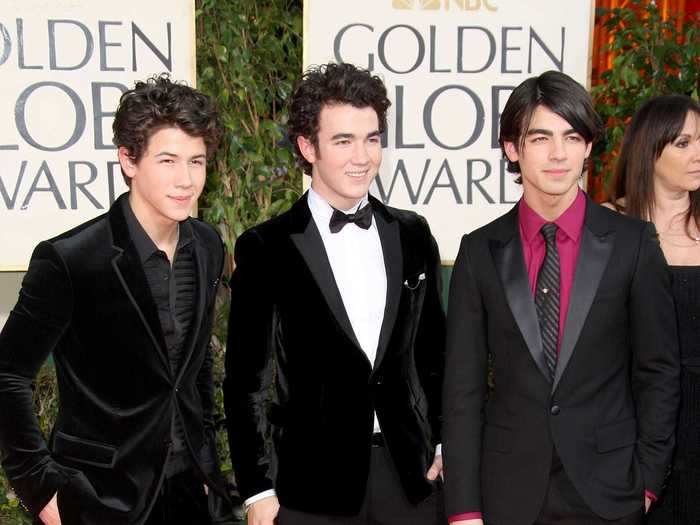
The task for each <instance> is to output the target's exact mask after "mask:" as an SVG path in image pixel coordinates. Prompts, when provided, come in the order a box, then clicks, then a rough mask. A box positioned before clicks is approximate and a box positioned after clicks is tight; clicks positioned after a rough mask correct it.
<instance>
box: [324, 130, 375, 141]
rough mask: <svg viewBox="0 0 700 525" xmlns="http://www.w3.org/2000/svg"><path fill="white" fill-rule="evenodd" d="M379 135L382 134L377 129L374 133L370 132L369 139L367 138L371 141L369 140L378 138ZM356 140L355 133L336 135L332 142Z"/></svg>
mask: <svg viewBox="0 0 700 525" xmlns="http://www.w3.org/2000/svg"><path fill="white" fill-rule="evenodd" d="M379 135H381V133H379V130H378V129H375V130H374V131H370V132H369V133H367V137H366V138H368V139H369V138H372V137H377V136H379ZM354 138H355V135H354V134H353V133H336V134H335V135H333V136H332V137H331V140H339V139H354Z"/></svg>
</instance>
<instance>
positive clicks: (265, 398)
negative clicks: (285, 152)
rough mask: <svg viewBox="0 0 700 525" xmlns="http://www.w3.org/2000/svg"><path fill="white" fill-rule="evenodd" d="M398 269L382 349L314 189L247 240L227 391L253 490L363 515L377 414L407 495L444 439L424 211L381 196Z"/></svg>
mask: <svg viewBox="0 0 700 525" xmlns="http://www.w3.org/2000/svg"><path fill="white" fill-rule="evenodd" d="M370 201H371V204H372V207H373V210H374V218H375V221H376V224H377V229H378V232H379V237H380V240H381V244H382V250H383V254H384V262H385V265H386V271H387V300H386V309H385V313H384V319H383V325H382V328H381V332H380V338H379V345H378V350H377V357H376V361H375V363H374V366H372V363H370V362H369V360H368V359H367V356H366V354H365V353H364V352H363V351H362V349H361V347H360V346H359V344H358V342H357V340H356V338H355V335H354V333H353V330H352V326H351V324H350V321H349V320H348V316H347V312H346V311H345V309H344V307H343V303H342V298H341V296H340V293H339V291H338V288H337V285H336V283H335V281H334V279H333V273H332V270H331V267H330V264H329V262H328V258H327V256H326V252H325V249H324V246H323V242H322V240H321V236H320V233H319V231H318V229H317V228H316V224H315V222H314V221H313V218H312V216H311V212H310V210H309V207H308V204H307V200H306V196H304V197H302V198H301V199H300V200H299V201H298V202H297V203H296V204H295V205H294V206H293V207H292V208H291V209H290V210H289V211H288V212H286V213H285V214H283V215H281V216H280V217H278V218H275V219H273V220H271V221H268V222H266V223H263V224H261V225H259V226H256V227H254V228H252V229H251V230H248V231H247V232H245V233H244V234H243V235H242V236H241V237H240V238H239V240H238V242H237V244H236V250H235V255H236V264H237V266H236V270H235V272H234V274H233V277H232V279H231V294H232V303H231V317H230V323H229V335H228V337H229V339H228V345H227V354H226V371H227V374H226V380H225V384H224V400H225V406H226V419H227V422H228V432H229V442H230V445H231V447H230V448H231V457H232V460H233V464H234V470H235V472H236V479H237V482H238V484H239V489H240V492H241V495H242V496H243V498H249V497H250V496H253V495H255V494H258V493H260V492H262V491H264V490H267V489H271V488H275V489H276V491H277V495H278V497H279V500H280V502H281V504H282V505H283V506H284V507H287V508H289V509H294V510H299V511H302V512H308V513H313V514H327V515H354V514H357V512H358V511H359V510H360V507H361V505H362V502H363V498H364V496H365V487H366V484H367V478H368V471H369V465H370V448H371V442H370V441H371V437H372V432H373V412H374V411H375V410H376V413H377V417H378V418H379V423H380V426H381V429H382V432H383V435H384V439H385V443H386V446H387V448H388V450H389V452H390V455H391V458H392V460H393V462H394V465H395V466H396V468H397V470H398V473H399V477H400V479H401V484H402V486H403V490H404V491H405V493H406V496H407V497H408V499H409V500H410V501H411V502H412V503H417V502H419V501H422V500H423V499H425V498H427V497H428V496H429V495H430V494H432V492H433V491H434V490H435V487H434V485H433V484H432V483H431V482H428V481H427V480H426V478H425V474H426V472H427V470H428V468H429V466H430V464H431V463H432V460H433V456H434V452H435V445H436V444H437V443H439V442H440V422H439V414H440V391H441V384H442V374H443V363H444V314H443V311H442V307H441V304H440V290H441V287H440V273H439V272H440V258H439V255H438V251H437V245H436V244H435V241H434V239H433V238H432V236H431V235H430V231H429V229H428V226H427V224H426V223H425V221H424V220H423V219H422V218H421V217H419V216H418V215H416V214H415V213H412V212H406V211H401V210H396V209H392V208H388V207H385V206H384V205H382V204H381V203H380V202H379V201H377V200H376V199H374V198H372V197H370Z"/></svg>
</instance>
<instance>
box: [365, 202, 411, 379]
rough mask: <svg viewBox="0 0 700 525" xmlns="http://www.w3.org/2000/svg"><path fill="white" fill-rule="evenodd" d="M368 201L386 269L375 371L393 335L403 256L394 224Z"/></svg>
mask: <svg viewBox="0 0 700 525" xmlns="http://www.w3.org/2000/svg"><path fill="white" fill-rule="evenodd" d="M370 200H371V203H372V209H373V210H374V220H375V223H376V225H377V230H378V231H379V240H380V241H381V243H382V253H383V255H384V266H385V267H386V304H385V306H384V319H383V320H382V328H381V331H380V332H379V345H378V347H377V355H376V357H375V359H374V369H375V370H376V369H378V368H379V364H380V363H381V361H382V358H383V357H384V355H385V354H386V349H387V346H388V345H389V340H390V339H391V334H392V332H393V331H394V324H395V323H396V315H397V313H398V311H399V301H400V300H401V283H402V281H403V254H402V248H401V237H400V233H399V223H398V221H397V220H395V219H394V217H392V216H391V214H390V213H389V211H388V210H387V209H386V207H385V206H384V205H382V204H381V203H380V202H379V201H378V200H376V199H375V198H373V197H371V198H370Z"/></svg>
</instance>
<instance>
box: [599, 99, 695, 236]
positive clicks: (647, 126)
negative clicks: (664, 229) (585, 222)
mask: <svg viewBox="0 0 700 525" xmlns="http://www.w3.org/2000/svg"><path fill="white" fill-rule="evenodd" d="M689 113H695V114H696V115H697V116H698V117H700V104H698V102H697V101H695V100H693V99H692V98H690V97H688V96H685V95H664V96H660V97H655V98H652V99H649V100H647V101H646V102H645V103H644V104H642V106H641V107H640V108H639V109H638V110H637V113H635V115H634V117H633V118H632V122H631V123H630V125H629V126H628V127H627V130H626V131H625V136H624V138H623V139H622V147H621V148H620V155H619V156H618V160H617V164H616V166H615V178H614V179H613V183H612V187H611V191H610V197H611V198H612V202H613V203H614V205H615V207H616V208H617V209H618V210H621V211H624V212H625V213H626V214H627V215H631V216H632V217H638V218H641V219H644V220H647V221H650V220H652V219H653V214H654V202H655V195H654V166H655V164H656V161H657V160H658V159H659V157H660V156H661V153H662V152H663V150H664V148H665V147H666V146H667V145H668V144H670V143H671V142H673V141H674V140H675V139H676V138H677V137H678V136H679V135H680V134H681V131H683V125H684V124H685V119H686V117H687V116H688V114H689ZM623 199H624V203H623V202H622V200H623ZM691 219H694V220H695V221H696V224H697V225H698V226H700V189H698V190H695V191H691V192H690V208H689V209H688V212H687V215H686V226H688V225H689V224H690V221H691ZM689 234H690V232H689Z"/></svg>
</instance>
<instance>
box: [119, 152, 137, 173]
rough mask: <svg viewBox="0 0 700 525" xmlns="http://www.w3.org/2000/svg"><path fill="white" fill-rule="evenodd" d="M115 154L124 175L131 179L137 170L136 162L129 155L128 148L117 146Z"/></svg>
mask: <svg viewBox="0 0 700 525" xmlns="http://www.w3.org/2000/svg"><path fill="white" fill-rule="evenodd" d="M117 155H118V157H119V165H120V166H121V168H122V171H123V172H124V175H126V176H127V177H129V178H130V179H133V178H134V176H135V175H136V172H137V171H138V163H137V162H136V160H134V158H133V157H132V156H131V154H130V153H129V150H128V149H126V148H125V147H124V146H119V150H118V151H117Z"/></svg>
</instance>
